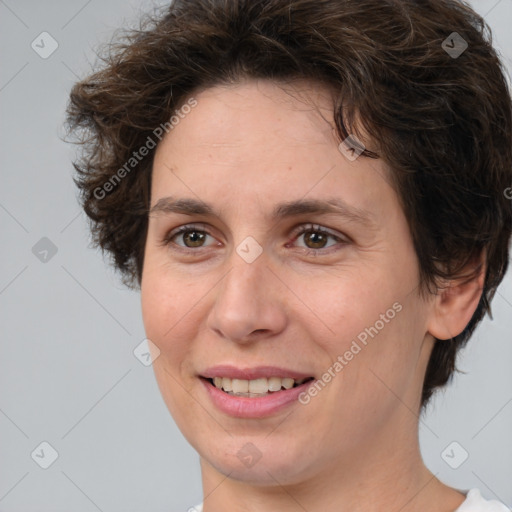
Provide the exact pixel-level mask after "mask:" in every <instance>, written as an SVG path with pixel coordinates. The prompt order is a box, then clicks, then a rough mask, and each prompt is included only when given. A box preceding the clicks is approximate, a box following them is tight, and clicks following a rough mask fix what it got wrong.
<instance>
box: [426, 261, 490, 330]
mask: <svg viewBox="0 0 512 512" xmlns="http://www.w3.org/2000/svg"><path fill="white" fill-rule="evenodd" d="M485 270H486V265H485V261H484V258H481V259H480V260H478V261H476V262H475V261H474V260H473V262H472V263H471V264H468V265H467V266H466V267H465V269H464V271H463V276H464V277H460V278H454V279H452V280H450V281H447V282H446V284H445V286H443V287H442V288H440V289H439V291H438V293H437V295H436V298H435V301H434V305H433V310H432V317H431V319H430V322H429V326H428V332H429V333H430V334H432V336H434V337H435V338H437V339H439V340H449V339H452V338H454V337H455V336H458V335H459V334H460V333H461V332H462V331H463V330H464V329H465V328H466V326H467V325H468V323H469V322H470V320H471V317H472V316H473V314H474V312H475V311H476V308H477V307H478V303H479V302H480V297H481V296H482V291H483V288H484V282H485ZM468 274H472V275H471V277H467V276H468Z"/></svg>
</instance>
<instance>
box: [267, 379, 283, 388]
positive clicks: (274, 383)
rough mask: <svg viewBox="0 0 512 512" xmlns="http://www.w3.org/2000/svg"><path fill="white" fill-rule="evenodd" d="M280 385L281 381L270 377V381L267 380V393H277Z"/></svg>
mask: <svg viewBox="0 0 512 512" xmlns="http://www.w3.org/2000/svg"><path fill="white" fill-rule="evenodd" d="M282 385H283V383H282V379H280V378H279V377H270V379H268V390H269V391H279V390H280V389H281V386H282Z"/></svg>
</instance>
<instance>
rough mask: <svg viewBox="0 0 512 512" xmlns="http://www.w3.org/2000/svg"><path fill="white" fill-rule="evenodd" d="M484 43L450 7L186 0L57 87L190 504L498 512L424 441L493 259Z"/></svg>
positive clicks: (494, 156) (506, 224) (502, 222)
mask: <svg viewBox="0 0 512 512" xmlns="http://www.w3.org/2000/svg"><path fill="white" fill-rule="evenodd" d="M485 29H486V26H485V24H484V22H483V20H482V19H481V18H480V17H479V16H478V15H477V14H476V13H474V12H473V11H472V10H471V9H470V8H469V7H467V6H466V5H465V4H463V3H461V2H457V1H453V0H430V1H428V2H416V1H413V0H402V1H398V0H397V1H382V0H361V1H355V0H291V1H290V0H263V1H259V2H253V1H248V0H225V1H221V0H187V1H185V0H177V1H175V2H174V3H173V4H172V5H171V6H170V7H169V8H168V10H167V12H166V13H164V15H162V16H161V17H160V18H158V19H156V20H154V22H153V24H151V25H150V26H148V27H146V29H145V30H142V31H139V32H136V33H133V34H132V36H131V37H129V38H128V39H127V40H126V41H125V43H124V44H121V45H118V46H117V47H116V46H114V47H113V48H112V51H111V53H110V55H109V58H108V60H107V62H106V64H105V66H104V67H103V69H101V70H99V71H98V72H96V73H95V74H93V75H91V76H90V77H88V78H86V79H85V80H83V81H81V82H80V83H78V84H76V85H75V87H74V88H73V91H72V93H71V98H70V104H69V118H68V121H69V124H70V127H71V129H77V130H78V129H85V133H84V137H85V139H84V140H85V141H86V142H87V143H86V145H85V146H84V152H83V156H82V159H81V161H80V162H78V163H77V164H75V167H76V169H77V171H78V177H77V179H76V182H77V184H78V186H79V187H80V190H81V193H82V202H83V207H84V209H85V211H86V213H87V214H88V215H89V217H90V218H91V219H92V222H93V234H94V236H95V240H96V242H97V243H98V244H99V245H100V246H101V247H102V248H103V249H105V250H107V251H109V252H110V253H111V255H112V256H113V259H114V262H115V264H116V266H117V268H118V269H119V270H120V271H121V272H122V273H123V275H124V276H125V278H126V279H125V280H126V282H127V283H128V284H131V285H133V286H135V287H139V286H140V290H141V301H142V315H143V320H144V325H145V329H146V333H147V337H148V339H149V340H151V342H150V348H151V350H152V359H153V367H154V371H155V375H156V378H157V382H158V384H159V387H160V390H161V393H162V396H163V398H164V400H165V403H166V404H167V406H168V408H169V410H170V412H171V414H172V416H173V418H174V419H175V421H176V423H177V425H178V426H179V428H180V429H181V431H182V432H183V434H184V436H185V437H186V438H187V440H188V441H189V442H190V443H191V445H192V446H193V447H194V448H195V449H196V450H197V451H198V453H199V455H200V457H201V469H202V480H203V491H204V502H203V504H201V505H199V506H198V507H196V510H204V512H219V511H224V510H247V511H254V512H256V511H267V510H280V511H292V510H307V511H311V512H313V511H322V512H329V511H337V512H339V511H349V510H350V511H351V512H354V511H358V510H365V511H369V510H375V511H377V510H378V511H382V510H389V511H393V510H396V511H399V510H400V511H404V512H405V511H406V512H416V511H422V512H425V511H432V512H434V511H435V512H440V511H443V512H453V511H458V512H469V511H471V512H473V511H475V512H480V511H506V510H508V509H507V507H505V505H503V504H500V503H498V502H496V501H492V502H491V501H486V500H484V499H483V498H482V496H481V494H480V492H479V491H478V490H477V489H473V490H471V491H470V492H466V491H461V490H458V489H453V488H451V487H449V486H447V485H445V484H443V483H442V482H441V481H439V480H438V479H437V478H436V477H435V476H434V475H433V474H432V473H431V472H430V471H429V470H428V469H427V468H426V467H425V465H424V463H423V461H422V459H421V454H420V450H419V445H418V421H419V415H420V414H421V411H422V408H424V407H425V405H426V404H427V403H428V400H429V399H430V397H431V395H432V393H433V392H434V391H435V390H436V389H437V388H439V387H441V386H443V385H444V384H446V382H448V380H449V378H450V376H451V374H452V372H453V370H454V365H455V357H456V354H457V351H458V350H459V349H460V348H461V347H463V346H464V345H465V343H466V342H467V341H468V339H469V337H470V336H471V334H472V332H473V330H474V329H475V327H476V325H477V324H478V323H479V322H480V320H481V319H482V318H483V316H484V315H485V313H486V312H488V311H489V308H490V301H491V299H492V297H493V295H494V293H495V291H496V288H497V286H498V284H499V283H500V282H501V280H502V279H503V276H504V274H505V272H506V269H507V264H508V244H509V240H510V236H511V229H512V213H511V209H510V200H509V199H508V198H507V194H506V190H507V189H509V188H510V186H511V182H512V172H511V170H512V147H511V144H510V142H511V139H512V114H511V113H512V108H511V98H510V93H509V91H508V89H507V85H506V82H505V79H504V75H503V72H502V69H501V67H500V62H499V60H498V58H497V56H496V53H495V51H494V50H493V48H492V46H491V45H490V44H489V41H488V38H487V36H486V33H485ZM191 510H193V509H191Z"/></svg>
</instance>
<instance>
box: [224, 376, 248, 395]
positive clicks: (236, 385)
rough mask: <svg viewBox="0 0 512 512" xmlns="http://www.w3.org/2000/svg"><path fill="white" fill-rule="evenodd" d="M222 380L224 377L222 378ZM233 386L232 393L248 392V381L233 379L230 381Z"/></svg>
mask: <svg viewBox="0 0 512 512" xmlns="http://www.w3.org/2000/svg"><path fill="white" fill-rule="evenodd" d="M222 380H224V379H222ZM231 385H232V386H233V393H248V392H249V381H248V380H242V379H233V380H232V381H231Z"/></svg>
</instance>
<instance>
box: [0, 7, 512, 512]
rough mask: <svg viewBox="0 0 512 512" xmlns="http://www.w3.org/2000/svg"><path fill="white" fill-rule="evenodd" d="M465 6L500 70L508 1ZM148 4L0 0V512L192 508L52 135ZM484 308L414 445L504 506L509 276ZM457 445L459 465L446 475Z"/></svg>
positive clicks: (511, 312) (173, 445)
mask: <svg viewBox="0 0 512 512" xmlns="http://www.w3.org/2000/svg"><path fill="white" fill-rule="evenodd" d="M472 4H473V6H474V7H475V8H476V10H477V11H479V12H480V13H481V14H483V15H485V17H486V19H487V21H488V22H489V23H490V25H491V27H492V28H493V31H494V37H495V44H496V46H497V47H498V48H499V49H500V51H501V53H502V57H503V59H504V61H505V62H506V64H507V66H508V69H509V71H510V70H511V69H512V34H511V32H510V23H511V22H512V0H501V1H497V0H488V1H487V0H475V1H473V2H472ZM152 5H156V4H155V3H151V2H141V1H135V0H131V1H129V2H126V1H121V0H109V1H107V2H102V3H100V2H99V1H98V0H89V1H84V0H72V1H69V0H68V1H66V2H65V1H64V0H60V1H56V0H54V1H46V2H36V1H35V0H24V1H23V0H21V1H15V0H5V1H2V0H0V44H1V48H2V50H1V51H2V66H1V68H0V119H1V136H0V144H1V155H2V168H1V173H2V174H1V176H2V180H1V182H2V186H1V189H0V229H1V231H0V232H1V235H2V252H1V255H2V256H1V265H0V318H1V326H2V349H1V353H2V357H1V358H0V461H1V462H0V511H1V512H15V511H23V512H29V511H69V510H74V511H76V512H94V511H96V510H100V511H103V512H115V511H136V510H137V511H139V510H146V511H166V512H171V511H179V510H182V511H184V510H186V509H187V508H188V507H190V506H192V505H194V504H196V503H197V502H198V501H200V500H201V484H200V472H199V461H198V456H197V454H196V453H195V452H194V451H193V450H192V448H191V447H190V446H189V445H188V444H187V443H186V441H185V440H184V438H183V437H182V435H181V433H180V432H179V431H178V429H177V428H176V426H175V424H174V422H173V420H172V418H171V417H170V415H169V413H168V411H167V409H166V407H165V404H164V402H163V400H162V399H161V397H160V393H159V390H158V388H157V385H156V382H155V380H154V376H153V373H152V369H151V367H150V366H149V367H146V366H144V365H143V364H141V362H140V361H139V360H138V359H136V358H135V356H134V354H133V350H134V349H135V347H137V346H138V345H139V344H140V343H141V341H142V340H143V339H144V337H145V336H144V331H143V326H142V321H141V314H140V303H139V295H138V294H137V293H135V292H132V291H129V290H127V289H124V288H123V286H122V285H121V283H120V280H119V279H118V278H117V277H116V275H115V274H114V272H113V271H112V270H111V269H110V268H109V267H107V266H106V264H105V263H104V261H103V259H102V256H101V253H100V252H99V251H96V250H94V249H91V248H90V247H89V235H88V231H87V223H86V220H85V218H84V215H83V214H82V213H81V212H80V209H79V206H78V204H77V201H76V191H75V188H74V185H73V183H72V180H71V174H72V167H71V160H72V158H73V154H74V151H75V148H74V147H73V146H70V145H66V144H64V143H63V142H62V141H61V140H60V137H61V136H63V135H64V133H63V129H62V123H63V120H64V109H65V106H66V102H67V95H68V92H69V89H70V87H71V85H72V84H73V82H74V81H75V80H76V79H77V78H78V77H82V76H84V75H85V74H86V73H87V72H88V71H89V70H90V63H92V62H94V53H93V48H95V47H97V45H98V44H99V43H101V42H106V41H107V40H108V39H109V37H110V35H111V34H112V31H113V30H114V29H115V28H117V27H121V26H127V25H133V24H134V22H135V21H136V20H137V18H138V17H139V15H140V13H142V12H144V11H147V10H148V9H151V6H152ZM43 31H47V32H48V33H50V34H51V36H52V37H53V38H54V39H55V40H56V41H57V42H58V45H59V46H58V48H57V50H56V51H55V52H54V53H53V54H52V55H51V56H50V57H48V58H47V59H43V58H41V57H40V56H39V54H38V53H36V52H35V51H34V50H33V49H32V47H31V43H32V41H34V40H36V42H37V41H40V39H36V38H37V37H38V36H39V34H40V33H41V32H43ZM39 44H40V45H41V43H39ZM48 48H50V41H49V40H46V43H45V49H46V50H48ZM41 51H42V49H41ZM43 237H47V238H48V239H50V240H51V242H52V243H53V244H54V245H55V247H56V248H57V253H56V254H54V255H53V256H52V253H51V252H49V253H48V255H47V256H46V259H47V261H46V262H43V261H40V259H39V258H41V257H43V256H44V253H41V252H40V253H39V257H36V255H35V254H34V253H33V250H32V248H33V247H34V245H36V244H37V243H38V242H39V241H40V239H41V238H43ZM39 244H42V245H38V246H36V249H37V248H39V250H40V251H41V248H42V249H44V248H45V247H46V246H45V244H48V242H47V241H43V242H39ZM36 252H37V251H36ZM493 311H494V320H493V321H491V320H489V319H486V320H485V321H484V322H483V324H482V325H481V326H480V328H479V329H478V331H477V333H476V334H475V336H474V338H473V339H472V341H471V343H470V344H469V346H468V348H467V349H466V350H465V351H464V352H463V354H462V357H461V359H460V367H461V368H462V369H463V370H465V371H466V372H467V374H465V375H459V376H458V377H457V378H456V379H455V381H454V383H453V384H452V385H451V386H450V387H449V388H448V389H447V390H446V391H445V392H443V393H440V394H439V395H438V396H437V398H436V399H435V400H434V403H433V404H432V406H431V407H430V409H429V411H428V413H427V414H426V415H425V416H424V417H423V418H422V422H421V430H420V438H421V446H422V451H423V454H424V457H425V460H426V462H427V464H428V466H429V467H430V468H431V470H432V471H433V472H434V473H435V474H437V475H438V477H439V478H441V479H443V480H444V481H446V482H447V483H448V484H451V485H453V486H455V487H458V488H460V489H468V488H471V487H479V488H480V489H481V490H482V493H483V494H484V495H485V496H486V497H488V498H499V499H501V500H502V501H504V502H506V503H507V504H508V505H509V506H512V442H511V432H512V372H511V371H510V361H512V344H511V343H510V342H511V332H512V275H511V274H510V273H509V275H508V276H507V278H506V280H505V281H504V282H503V284H502V285H501V287H500V288H499V291H498V294H497V295H496V298H495V300H494V303H493ZM43 441H46V442H48V443H50V445H51V446H53V447H54V448H55V450H56V451H57V452H58V458H57V459H56V461H55V462H54V463H53V464H52V465H51V466H50V467H48V469H42V468H41V467H40V466H39V465H38V463H36V462H35V461H36V460H37V461H38V462H39V463H44V460H43V459H45V457H46V460H47V461H48V460H49V459H48V457H49V453H50V452H49V451H48V450H47V449H46V451H45V449H44V447H43V452H41V448H38V447H39V445H40V443H41V442H43ZM454 441H456V442H457V443H458V444H457V445H452V446H450V447H449V448H448V450H447V451H445V448H446V447H448V446H449V445H450V444H451V443H452V442H454ZM34 450H36V452H35V453H36V455H34V457H32V456H31V454H32V453H33V452H34ZM463 450H465V451H467V452H468V454H469V457H468V458H467V460H465V461H464V462H463V463H462V464H461V465H460V466H459V467H458V468H457V469H454V468H452V467H450V465H449V464H448V463H447V461H448V462H450V464H451V465H452V466H455V465H458V464H460V462H461V461H462V460H463V457H464V453H465V452H464V451H463ZM443 452H444V453H445V456H444V458H443V456H442V455H441V454H442V453H443ZM37 454H39V456H37Z"/></svg>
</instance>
